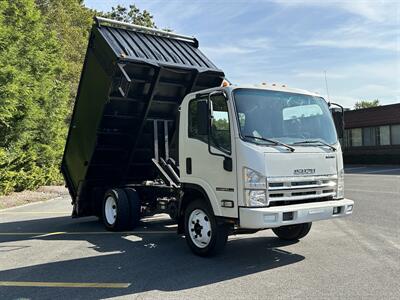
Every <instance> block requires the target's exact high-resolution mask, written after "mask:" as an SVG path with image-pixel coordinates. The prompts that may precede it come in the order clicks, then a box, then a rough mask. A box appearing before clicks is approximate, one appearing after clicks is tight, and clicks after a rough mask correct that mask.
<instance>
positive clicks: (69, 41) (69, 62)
mask: <svg viewBox="0 0 400 300" xmlns="http://www.w3.org/2000/svg"><path fill="white" fill-rule="evenodd" d="M36 4H37V6H38V8H39V9H40V10H41V13H42V16H44V20H45V23H46V27H47V29H48V30H50V31H54V32H56V37H57V39H58V44H59V45H60V52H59V55H60V57H61V58H62V60H63V61H65V68H64V74H63V78H62V80H63V81H64V82H65V83H66V84H67V85H68V88H69V106H70V107H71V109H72V106H73V103H74V100H75V96H76V91H77V89H78V84H79V79H80V74H81V71H82V65H83V61H84V59H85V53H86V48H87V44H88V39H89V33H90V28H91V26H92V24H93V16H94V15H95V14H96V12H95V11H94V10H91V9H88V8H87V7H85V6H84V4H83V1H82V0H36Z"/></svg>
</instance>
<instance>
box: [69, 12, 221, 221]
mask: <svg viewBox="0 0 400 300" xmlns="http://www.w3.org/2000/svg"><path fill="white" fill-rule="evenodd" d="M223 78H224V73H223V72H222V71H221V70H219V69H218V68H217V67H216V66H215V65H214V64H213V63H212V62H211V61H210V60H209V59H208V58H207V57H205V56H204V54H203V53H201V52H200V51H199V49H198V42H197V40H196V39H194V38H189V37H185V36H179V35H176V34H173V33H172V34H171V33H170V34H168V33H165V32H161V31H156V30H151V29H146V28H143V27H138V26H131V25H127V24H123V23H120V22H115V21H111V20H106V19H102V18H96V24H94V25H93V27H92V30H91V34H90V40H89V45H88V49H87V53H86V58H85V62H84V66H83V71H82V75H81V80H80V84H79V88H78V93H77V97H76V102H75V107H74V111H73V115H72V120H71V124H70V129H69V133H68V138H67V142H66V146H65V151H64V157H63V160H62V166H61V171H62V173H63V175H64V178H65V181H66V184H67V187H68V189H69V192H70V194H71V197H72V199H73V203H74V212H73V214H74V216H87V215H95V214H97V212H98V211H99V209H100V207H99V206H100V205H99V204H100V203H101V202H102V200H103V194H104V191H105V190H106V189H108V188H112V187H118V186H124V185H127V184H139V183H142V182H143V181H145V180H153V179H155V178H156V177H157V170H156V167H155V165H154V164H153V162H152V160H151V159H152V158H154V157H155V150H154V149H155V146H154V139H155V136H156V135H159V139H160V140H161V139H162V140H164V139H165V136H164V131H163V129H162V130H158V131H155V130H154V127H155V126H154V120H160V122H162V123H160V124H163V125H165V126H167V127H168V141H170V142H169V143H170V144H171V145H170V150H169V151H170V152H171V153H170V156H172V157H173V155H175V157H174V158H175V159H177V157H176V155H177V142H176V141H177V140H178V139H177V130H176V129H177V127H178V126H177V122H176V120H177V116H178V107H179V105H180V103H181V101H182V99H183V98H184V97H185V95H186V94H188V93H190V92H193V91H197V90H202V89H206V88H211V87H216V86H220V85H221V83H222V81H223ZM159 127H161V126H159ZM161 128H163V127H161ZM155 132H157V133H155ZM174 141H175V142H174ZM173 142H174V145H172V143H173ZM159 151H161V152H162V151H163V150H162V148H161V149H160V150H159ZM165 151H167V150H165ZM162 154H163V153H158V155H161V156H162ZM164 154H165V153H164Z"/></svg>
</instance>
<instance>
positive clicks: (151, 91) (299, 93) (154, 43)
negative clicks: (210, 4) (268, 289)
mask: <svg viewBox="0 0 400 300" xmlns="http://www.w3.org/2000/svg"><path fill="white" fill-rule="evenodd" d="M333 107H334V105H333V104H332V103H329V102H328V101H326V100H325V99H324V98H322V97H321V96H319V95H317V94H315V93H311V92H307V91H304V90H299V89H294V88H289V87H287V86H285V85H276V84H267V83H262V84H258V85H243V86H241V85H231V84H229V83H228V81H227V80H226V78H225V74H224V72H223V71H222V70H220V69H218V68H217V67H216V66H215V65H214V63H213V62H211V61H210V59H209V58H208V57H206V56H205V55H204V54H203V53H202V52H201V51H200V50H199V42H198V41H197V40H196V38H193V37H190V36H185V35H179V34H176V33H173V32H166V31H161V30H157V29H151V28H146V27H141V26H136V25H132V24H127V23H123V22H119V21H115V20H109V19H104V18H100V17H97V18H95V22H94V25H93V27H92V30H91V33H90V38H89V44H88V48H87V53H86V58H85V61H84V66H83V71H82V76H81V79H80V84H79V87H78V92H77V97H76V101H75V106H74V110H73V114H72V118H71V124H70V129H69V133H68V137H67V140H66V146H65V151H64V156H63V159H62V164H61V172H62V174H63V176H64V178H65V182H66V186H67V187H68V190H69V193H70V195H71V198H72V205H73V211H72V216H73V217H84V216H98V217H99V218H100V219H101V220H102V222H103V223H104V225H105V227H106V229H108V230H112V231H126V230H131V229H133V228H135V226H138V224H139V222H140V220H141V218H144V217H146V216H149V215H154V214H156V213H167V214H169V216H170V217H171V218H172V219H173V220H175V221H176V223H177V224H178V226H177V233H178V234H182V235H184V236H185V239H186V241H187V244H188V246H189V247H190V249H191V250H192V251H193V252H194V253H195V254H197V255H200V256H208V255H213V254H215V253H218V252H220V251H221V250H222V249H223V248H224V246H225V244H226V242H227V239H228V236H229V235H231V234H239V233H254V232H256V231H259V230H263V229H272V231H273V232H274V233H275V234H276V235H277V236H278V237H279V238H281V239H284V240H298V239H301V238H303V237H304V236H306V235H307V233H308V232H309V231H310V228H311V224H312V222H314V221H318V220H326V219H334V218H340V217H344V216H348V215H350V214H351V213H352V211H353V205H354V202H353V201H352V200H350V199H346V198H344V169H343V160H342V151H341V147H340V143H339V138H340V137H341V136H342V133H343V109H341V110H340V109H339V110H338V109H336V110H335V111H334V114H333V115H332V113H331V111H330V108H333ZM335 124H336V125H337V126H336V127H337V128H336V127H335Z"/></svg>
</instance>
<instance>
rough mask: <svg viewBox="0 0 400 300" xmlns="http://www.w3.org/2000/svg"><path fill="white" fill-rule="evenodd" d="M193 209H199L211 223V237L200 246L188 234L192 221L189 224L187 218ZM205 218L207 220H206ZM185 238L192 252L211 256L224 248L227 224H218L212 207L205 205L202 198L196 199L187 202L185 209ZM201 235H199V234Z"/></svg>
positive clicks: (227, 230) (227, 229)
mask: <svg viewBox="0 0 400 300" xmlns="http://www.w3.org/2000/svg"><path fill="white" fill-rule="evenodd" d="M195 210H201V211H203V212H204V214H205V215H206V216H207V218H208V220H209V223H210V225H211V233H210V235H209V236H211V239H210V241H209V243H208V244H207V246H205V247H203V248H201V247H199V246H197V245H196V244H195V243H194V242H193V240H192V237H191V235H190V232H191V230H194V229H193V228H192V225H191V224H192V223H190V224H189V218H190V215H191V214H192V212H194V211H195ZM208 220H207V221H208ZM184 227H185V239H186V242H187V244H188V246H189V248H190V249H191V250H192V251H193V253H194V254H196V255H199V256H212V255H216V254H218V253H220V252H222V250H223V249H224V246H225V244H226V241H227V240H228V232H229V227H228V225H227V224H218V223H217V219H216V218H215V216H214V213H213V212H212V209H211V208H210V207H209V206H208V205H207V203H206V202H205V201H204V200H202V199H197V200H194V201H192V202H190V203H189V204H188V206H187V207H186V209H185V224H184ZM200 236H201V235H200Z"/></svg>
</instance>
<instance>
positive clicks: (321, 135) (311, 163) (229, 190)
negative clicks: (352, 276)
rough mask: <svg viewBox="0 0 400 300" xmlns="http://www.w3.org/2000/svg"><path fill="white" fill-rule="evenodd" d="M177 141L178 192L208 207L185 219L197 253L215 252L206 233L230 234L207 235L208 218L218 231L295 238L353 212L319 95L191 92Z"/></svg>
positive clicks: (263, 89)
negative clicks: (267, 232)
mask: <svg viewBox="0 0 400 300" xmlns="http://www.w3.org/2000/svg"><path fill="white" fill-rule="evenodd" d="M179 137H180V140H179V165H180V172H181V173H180V181H181V185H182V190H183V192H184V193H188V194H189V195H190V196H191V198H192V199H191V201H193V195H194V194H195V195H197V197H199V198H200V199H199V200H198V201H197V202H198V203H201V201H203V202H205V203H206V205H201V204H200V205H197V207H196V206H195V207H192V209H191V210H190V211H189V212H187V213H186V218H185V222H186V224H185V229H186V233H187V235H188V237H187V238H188V242H189V246H191V248H192V249H193V250H194V251H195V252H198V254H206V253H207V252H209V251H214V249H208V248H214V247H213V246H212V247H209V246H210V243H212V242H213V240H212V235H214V236H215V235H218V234H220V235H226V234H227V231H228V233H229V230H226V229H225V230H220V232H218V230H217V229H214V230H215V232H212V230H211V229H212V227H213V226H211V224H210V219H212V218H213V216H215V218H216V220H217V223H218V224H222V225H219V226H220V227H224V226H225V225H226V224H232V225H233V227H232V226H231V228H235V229H236V230H237V231H240V230H245V229H250V230H260V229H266V228H272V229H273V230H274V232H275V233H276V234H277V235H278V236H279V237H281V238H284V239H299V238H301V237H303V236H305V235H306V234H307V233H308V231H309V229H310V227H311V222H314V221H318V220H325V219H332V218H339V217H344V216H347V215H350V214H351V213H352V211H353V205H354V202H353V201H352V200H349V199H345V198H344V178H343V176H344V171H343V159H342V151H341V146H340V143H339V141H338V137H337V133H336V129H335V125H334V121H333V118H332V115H331V112H330V110H329V106H328V103H327V102H326V101H325V100H324V99H323V98H322V97H321V96H319V95H317V94H314V93H310V92H307V91H304V90H298V89H292V88H287V87H285V86H280V87H278V86H276V85H275V86H267V85H246V86H228V87H223V88H215V89H209V90H206V91H201V92H200V93H199V92H198V93H191V94H188V95H187V96H186V97H185V98H184V100H183V101H182V104H181V106H180V122H179ZM194 190H196V191H197V192H198V193H197V194H196V193H194V192H193V191H194ZM182 203H184V201H183V202H182ZM183 205H184V204H183ZM190 214H192V215H190ZM196 214H197V215H198V216H200V217H196ZM212 215H213V216H212ZM207 220H208V221H207ZM218 220H219V221H218ZM282 226H283V227H282ZM200 228H201V229H200ZM210 230H211V232H210ZM222 240H223V242H220V244H223V243H224V241H226V237H225V236H224V237H222ZM218 246H219V245H218V243H215V247H218ZM205 248H206V249H205Z"/></svg>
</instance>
